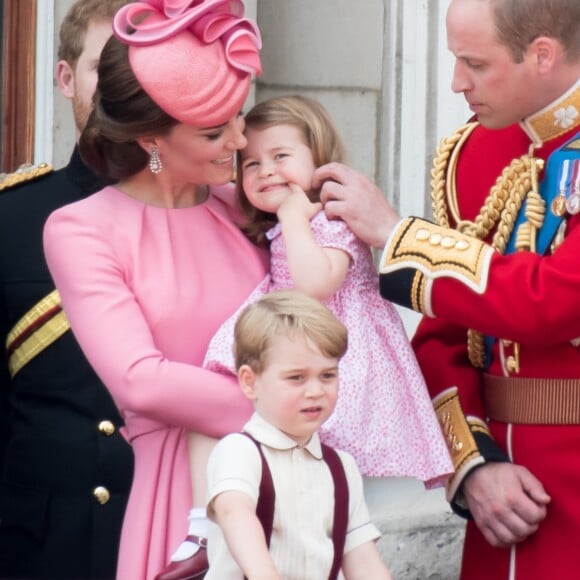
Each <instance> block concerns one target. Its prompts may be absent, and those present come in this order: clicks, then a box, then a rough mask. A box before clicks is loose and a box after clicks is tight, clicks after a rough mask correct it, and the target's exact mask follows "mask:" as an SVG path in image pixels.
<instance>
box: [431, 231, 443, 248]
mask: <svg viewBox="0 0 580 580" xmlns="http://www.w3.org/2000/svg"><path fill="white" fill-rule="evenodd" d="M442 239H443V236H442V235H441V234H437V233H435V234H431V235H430V236H429V243H430V244H431V245H432V246H438V245H439V244H440V243H441V240H442Z"/></svg>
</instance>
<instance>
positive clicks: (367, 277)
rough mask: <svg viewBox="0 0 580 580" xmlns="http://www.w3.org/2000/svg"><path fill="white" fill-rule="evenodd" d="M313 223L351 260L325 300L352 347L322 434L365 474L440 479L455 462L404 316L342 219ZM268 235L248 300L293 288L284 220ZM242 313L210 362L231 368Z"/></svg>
mask: <svg viewBox="0 0 580 580" xmlns="http://www.w3.org/2000/svg"><path fill="white" fill-rule="evenodd" d="M311 228H312V231H313V234H314V238H315V240H316V242H317V243H318V245H320V246H322V247H327V248H338V249H340V250H343V251H344V252H346V253H347V254H348V255H349V256H350V259H351V261H350V267H349V271H348V274H347V277H346V280H345V281H344V284H343V285H342V287H341V288H340V290H339V291H338V292H337V293H336V294H335V295H334V296H332V297H331V298H329V299H327V300H326V302H325V303H326V305H327V306H328V307H329V308H330V309H331V310H332V311H333V312H334V314H335V315H336V316H337V317H338V318H339V319H340V320H341V321H342V323H343V324H344V325H345V326H346V327H347V328H348V331H349V336H348V345H349V346H348V351H347V353H346V355H345V356H344V358H343V359H342V361H341V363H340V367H339V372H340V390H339V396H338V403H337V406H336V410H335V411H334V413H333V415H332V416H331V417H330V418H329V419H328V421H327V422H326V423H325V424H324V425H323V427H322V429H321V431H320V436H321V439H322V440H323V441H324V442H325V443H327V444H328V445H331V446H333V447H336V448H338V449H343V450H344V451H348V452H349V453H351V454H352V455H353V456H354V457H355V459H356V461H357V464H358V467H359V469H360V470H361V472H362V473H363V475H366V476H372V477H383V476H409V477H416V478H418V479H421V480H423V481H425V482H426V484H427V486H428V487H434V486H437V485H442V484H443V483H444V482H445V481H446V479H447V477H448V476H449V474H450V473H452V472H453V465H452V463H451V460H450V458H449V454H448V451H447V446H446V444H445V441H444V439H443V436H442V434H441V429H440V427H439V424H438V422H437V419H436V417H435V413H434V411H433V406H432V404H431V400H430V398H429V395H428V393H427V388H426V386H425V383H424V381H423V376H422V374H421V371H420V370H419V366H418V364H417V361H416V359H415V355H414V354H413V351H412V349H411V346H410V344H409V340H408V338H407V334H406V332H405V329H404V327H403V324H402V322H401V319H400V317H399V314H398V313H397V311H396V309H395V307H394V306H393V305H392V304H391V303H390V302H387V301H386V300H383V299H382V298H381V297H380V295H379V292H378V274H377V272H376V269H375V267H374V265H373V261H372V256H371V252H370V250H369V248H368V247H367V246H366V245H365V244H363V243H362V242H361V241H360V240H359V239H358V238H357V237H356V236H355V235H354V234H353V233H352V232H351V231H350V229H349V228H348V226H346V224H345V223H344V222H342V221H338V220H333V221H329V220H328V219H327V218H326V216H325V214H324V212H320V213H318V214H317V215H316V216H314V218H313V219H312V221H311ZM267 236H268V238H269V239H270V240H271V246H270V253H271V256H270V260H271V265H270V274H269V275H267V276H266V277H265V278H264V280H263V281H262V282H261V283H260V284H259V285H258V287H257V288H256V289H255V290H254V291H253V292H252V294H251V296H250V298H249V299H248V302H254V301H255V300H257V299H259V298H260V296H262V295H264V294H265V293H267V292H269V291H271V290H278V289H282V288H290V287H292V286H293V282H292V278H291V276H290V272H289V270H288V265H287V258H286V248H285V245H284V239H283V236H282V233H281V227H280V224H277V225H276V226H274V227H273V228H272V229H271V230H270V231H269V232H268V233H267ZM313 275H315V272H313ZM242 308H243V306H242ZM240 310H241V308H240ZM238 313H239V310H238ZM238 313H236V314H235V315H234V316H233V317H231V318H230V319H229V320H228V321H227V322H226V323H225V324H224V325H223V326H222V327H221V328H220V330H219V331H218V333H217V334H216V336H215V337H214V338H213V339H212V341H211V343H210V346H209V349H208V353H207V356H206V360H205V362H204V366H205V367H206V368H208V369H211V370H215V371H219V372H232V369H233V367H234V361H233V355H232V342H233V326H234V324H235V320H236V318H237V315H238Z"/></svg>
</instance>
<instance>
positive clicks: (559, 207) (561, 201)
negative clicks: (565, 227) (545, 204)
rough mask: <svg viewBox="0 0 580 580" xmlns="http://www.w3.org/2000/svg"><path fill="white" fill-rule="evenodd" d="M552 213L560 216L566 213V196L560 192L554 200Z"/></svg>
mask: <svg viewBox="0 0 580 580" xmlns="http://www.w3.org/2000/svg"><path fill="white" fill-rule="evenodd" d="M552 213H553V214H554V215H556V216H558V217H562V216H563V215H564V214H565V213H566V196H565V195H564V194H562V193H559V194H558V195H557V196H556V197H555V198H554V199H553V200H552Z"/></svg>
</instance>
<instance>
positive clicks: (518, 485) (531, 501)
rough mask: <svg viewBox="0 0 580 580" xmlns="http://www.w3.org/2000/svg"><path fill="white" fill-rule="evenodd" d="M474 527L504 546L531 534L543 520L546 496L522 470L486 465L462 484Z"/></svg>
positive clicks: (540, 486)
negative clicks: (473, 520) (475, 525)
mask: <svg viewBox="0 0 580 580" xmlns="http://www.w3.org/2000/svg"><path fill="white" fill-rule="evenodd" d="M463 493H464V495H465V499H466V500H467V504H468V506H469V510H470V511H471V514H472V515H473V518H474V519H475V523H476V524H477V527H478V528H479V529H480V531H481V533H482V534H483V535H484V537H485V539H486V540H487V541H488V542H489V543H490V544H491V545H492V546H496V547H508V546H511V545H512V544H517V543H518V542H521V541H522V540H525V539H526V538H527V537H528V536H529V535H530V534H533V533H534V532H535V531H536V530H537V529H538V526H539V524H540V522H541V521H542V520H543V519H544V518H545V517H546V513H547V505H548V504H549V503H550V496H549V495H548V494H547V493H546V491H545V490H544V486H543V485H542V484H541V482H540V481H539V480H538V479H537V478H536V477H534V476H533V475H532V474H531V473H530V472H529V471H528V470H527V469H526V468H525V467H522V466H521V465H513V464H511V463H488V464H486V465H483V466H481V467H479V468H477V469H476V470H475V471H474V472H473V473H472V474H470V475H469V477H468V478H467V479H466V480H465V482H464V484H463Z"/></svg>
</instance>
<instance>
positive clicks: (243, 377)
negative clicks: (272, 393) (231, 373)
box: [238, 365, 257, 401]
mask: <svg viewBox="0 0 580 580" xmlns="http://www.w3.org/2000/svg"><path fill="white" fill-rule="evenodd" d="M256 376H257V375H256V373H255V372H254V370H253V369H252V367H251V366H250V365H242V366H241V367H240V368H239V369H238V383H239V384H240V388H241V389H242V393H244V395H246V397H247V398H248V399H250V401H255V400H256V399H257V395H256Z"/></svg>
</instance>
